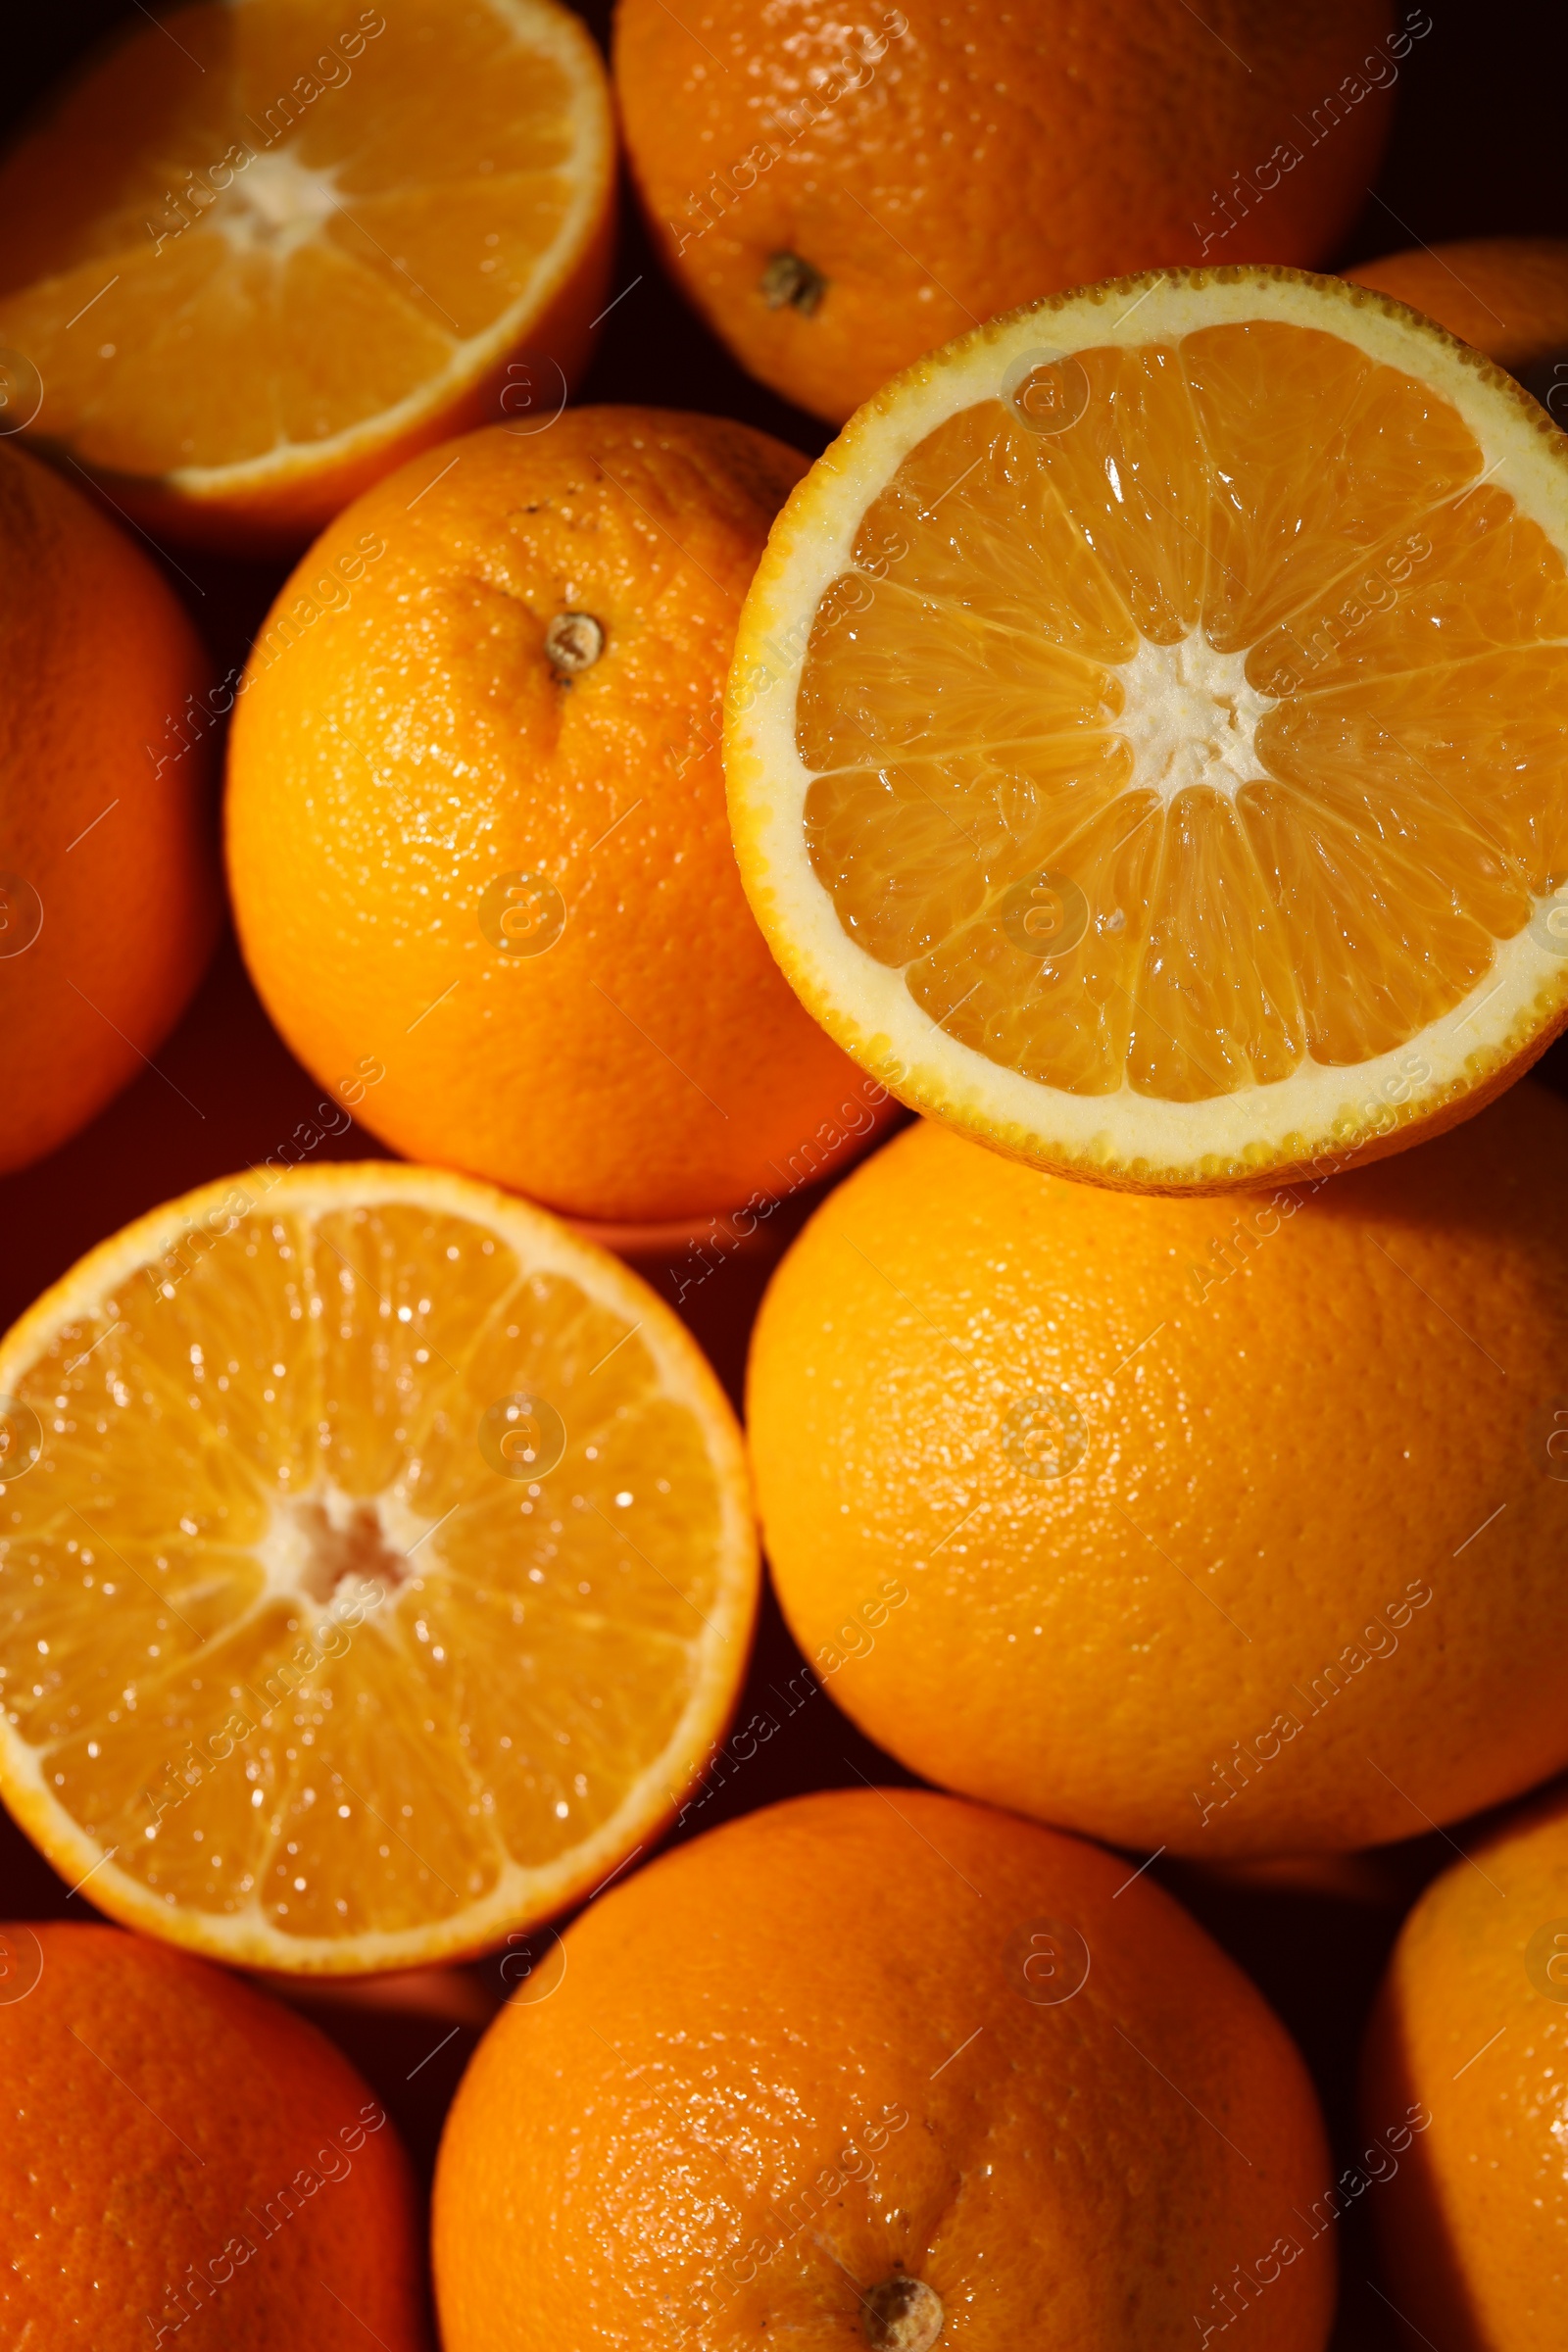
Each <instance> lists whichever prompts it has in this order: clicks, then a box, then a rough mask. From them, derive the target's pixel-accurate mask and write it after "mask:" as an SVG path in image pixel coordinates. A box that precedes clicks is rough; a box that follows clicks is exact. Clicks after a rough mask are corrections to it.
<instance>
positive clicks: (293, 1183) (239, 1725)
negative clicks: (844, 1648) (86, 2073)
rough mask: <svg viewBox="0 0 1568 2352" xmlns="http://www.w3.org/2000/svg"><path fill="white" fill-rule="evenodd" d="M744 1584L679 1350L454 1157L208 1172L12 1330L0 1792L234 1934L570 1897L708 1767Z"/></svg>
mask: <svg viewBox="0 0 1568 2352" xmlns="http://www.w3.org/2000/svg"><path fill="white" fill-rule="evenodd" d="M758 1581H759V1565H758V1557H757V1549H756V1541H755V1536H754V1532H753V1526H752V1518H751V1510H750V1502H749V1496H748V1489H747V1482H746V1473H745V1468H744V1464H743V1460H742V1455H741V1448H740V1439H739V1433H738V1431H737V1429H736V1426H735V1422H734V1418H733V1416H732V1414H731V1412H730V1410H729V1407H728V1405H727V1403H726V1402H725V1399H724V1397H723V1395H722V1392H721V1391H720V1390H719V1388H718V1385H717V1383H716V1381H715V1380H714V1378H713V1376H712V1374H711V1372H710V1370H709V1369H708V1366H707V1363H706V1361H705V1360H704V1358H703V1356H702V1354H701V1352H700V1350H699V1349H698V1348H697V1346H696V1344H695V1342H694V1341H693V1340H692V1339H691V1338H690V1336H689V1335H688V1334H687V1332H686V1331H685V1330H684V1328H683V1327H682V1325H681V1324H680V1323H678V1322H677V1321H676V1319H675V1317H674V1316H673V1315H672V1314H671V1313H670V1311H669V1309H668V1308H667V1307H665V1306H664V1305H663V1304H662V1302H661V1301H660V1300H659V1299H657V1298H656V1297H655V1295H654V1293H653V1292H652V1291H650V1290H649V1289H648V1288H647V1286H646V1285H645V1284H644V1283H642V1282H640V1281H639V1280H638V1279H637V1278H636V1276H634V1275H632V1274H630V1273H628V1272H627V1270H626V1269H625V1268H624V1267H623V1266H621V1265H619V1264H617V1263H616V1261H615V1260H614V1259H613V1258H611V1257H609V1256H608V1255H606V1254H605V1253H604V1252H603V1251H602V1250H596V1249H594V1248H593V1247H592V1246H591V1245H589V1244H587V1243H584V1242H582V1241H580V1240H578V1239H577V1238H576V1237H575V1236H574V1235H572V1234H571V1233H569V1232H568V1231H567V1229H566V1228H565V1227H564V1225H562V1224H561V1223H559V1222H558V1220H557V1219H555V1218H554V1217H551V1216H548V1215H546V1214H545V1212H544V1211H543V1210H540V1209H536V1208H533V1207H531V1206H529V1205H527V1204H526V1203H525V1202H522V1201H516V1200H515V1199H512V1198H510V1197H508V1196H507V1195H505V1194H502V1193H497V1192H492V1191H491V1190H490V1189H489V1188H488V1187H487V1186H485V1185H481V1184H476V1183H474V1182H473V1181H472V1180H471V1179H469V1178H467V1177H461V1176H454V1175H449V1174H446V1173H443V1172H440V1171H437V1170H432V1169H427V1168H417V1167H409V1166H405V1165H402V1164H400V1163H393V1162H379V1163H373V1164H370V1165H367V1166H354V1165H338V1166H324V1165H323V1166H321V1167H319V1168H317V1169H315V1170H306V1169H304V1168H294V1169H289V1170H286V1171H283V1172H279V1171H278V1170H276V1169H275V1168H272V1167H271V1166H270V1165H269V1167H268V1168H266V1169H264V1170H260V1171H254V1170H253V1171H250V1172H248V1173H247V1174H246V1175H245V1176H243V1177H236V1178H233V1179H230V1180H227V1181H225V1182H222V1183H219V1184H215V1185H210V1186H208V1187H206V1188H205V1189H204V1190H202V1191H200V1192H195V1193H191V1194H188V1195H187V1196H186V1197H185V1198H184V1199H183V1200H180V1201H172V1202H171V1203H170V1204H169V1205H168V1206H167V1207H165V1208H160V1209H156V1210H154V1211H153V1213H152V1214H151V1215H150V1216H147V1217H144V1218H142V1219H141V1220H140V1221H139V1222H137V1223H136V1224H134V1225H130V1226H128V1227H127V1228H126V1229H125V1231H124V1232H123V1233H121V1234H118V1235H117V1236H115V1238H114V1239H113V1240H111V1241H107V1242H105V1243H103V1244H102V1245H101V1246H100V1247H99V1248H98V1249H96V1250H93V1251H92V1252H91V1253H90V1254H89V1255H88V1256H87V1257H85V1258H83V1259H82V1260H81V1262H80V1264H79V1265H77V1266H76V1267H75V1268H74V1269H73V1271H72V1272H71V1273H70V1274H68V1275H67V1276H66V1277H65V1279H64V1280H63V1281H62V1282H60V1283H58V1284H57V1285H56V1286H55V1288H54V1289H53V1290H51V1291H49V1292H48V1293H46V1295H45V1296H44V1297H43V1298H42V1299H39V1301H38V1302H37V1304H36V1305H35V1306H33V1307H31V1308H30V1309H29V1310H28V1312H27V1313H26V1314H25V1316H24V1317H23V1319H22V1321H21V1322H20V1323H19V1324H17V1326H16V1327H15V1329H14V1330H13V1331H12V1332H11V1333H10V1334H9V1336H8V1337H7V1338H6V1340H5V1341H4V1342H3V1343H0V1691H3V1693H4V1697H3V1713H0V1793H3V1794H4V1797H5V1801H6V1803H7V1805H8V1806H9V1807H10V1809H11V1811H12V1812H13V1813H14V1814H15V1816H16V1818H17V1819H18V1821H20V1822H21V1824H22V1825H23V1827H24V1828H25V1830H26V1831H27V1833H28V1834H29V1836H30V1837H32V1838H34V1839H35V1841H36V1842H37V1843H38V1844H39V1845H40V1846H41V1847H42V1848H43V1850H44V1852H45V1853H46V1854H47V1855H48V1856H49V1858H50V1860H51V1861H52V1862H53V1863H54V1865H55V1867H56V1868H57V1870H59V1871H60V1872H61V1873H62V1875H63V1876H64V1877H65V1878H66V1879H67V1880H68V1881H69V1883H70V1884H71V1885H72V1886H73V1887H75V1886H77V1885H78V1884H79V1885H80V1886H82V1887H84V1889H85V1890H86V1892H87V1893H88V1896H89V1899H90V1900H91V1901H93V1902H94V1903H96V1904H97V1905H98V1906H99V1907H100V1908H101V1909H102V1910H104V1911H107V1912H109V1913H110V1914H111V1915H112V1916H113V1917H114V1918H116V1919H120V1920H123V1921H124V1922H125V1923H126V1925H128V1926H131V1927H137V1928H143V1929H146V1930H148V1931H149V1932H150V1933H152V1934H154V1935H158V1936H166V1937H168V1938H169V1939H171V1940H172V1941H173V1942H176V1943H182V1944H185V1945H188V1946H189V1947H190V1948H191V1949H193V1950H197V1951H203V1952H207V1953H209V1954H211V1955H212V1956H213V1957H215V1958H218V1959H222V1960H228V1961H233V1962H239V1963H243V1964H244V1965H246V1966H250V1967H257V1968H268V1969H275V1970H289V1971H296V1972H309V1971H318V1972H332V1973H341V1974H351V1975H352V1974H361V1973H368V1972H370V1971H372V1970H380V1969H388V1968H416V1967H419V1966H421V1965H423V1964H425V1963H427V1962H430V1961H434V1960H440V1959H445V1958H451V1957H453V1956H455V1955H459V1954H462V1953H465V1952H472V1951H477V1950H480V1949H483V1948H484V1947H485V1946H486V1945H488V1944H492V1943H495V1942H498V1941H499V1940H500V1939H501V1938H502V1937H504V1936H506V1935H507V1934H508V1933H509V1932H511V1931H514V1930H517V1929H522V1928H525V1927H527V1926H528V1925H529V1924H530V1923H531V1922H534V1921H538V1920H540V1919H543V1918H546V1917H548V1916H549V1915H550V1914H551V1913H552V1912H555V1911H558V1910H560V1909H561V1908H562V1907H563V1906H564V1904H565V1903H567V1902H568V1901H570V1900H571V1899H572V1898H573V1897H575V1896H576V1895H578V1894H580V1893H582V1892H583V1891H585V1890H588V1889H591V1888H593V1887H595V1886H596V1885H597V1884H598V1883H599V1882H600V1881H602V1880H603V1879H605V1878H607V1877H609V1876H610V1875H612V1874H613V1872H614V1871H615V1870H616V1869H617V1867H618V1866H619V1865H621V1864H622V1863H623V1862H624V1861H625V1860H626V1859H627V1857H628V1856H629V1855H631V1854H632V1853H633V1852H634V1851H635V1850H636V1849H637V1848H638V1847H639V1846H641V1845H642V1844H644V1843H646V1842H647V1840H648V1839H649V1838H651V1837H652V1836H653V1835H654V1834H655V1833H656V1832H657V1830H658V1829H659V1827H660V1826H661V1825H662V1822H663V1821H664V1820H665V1819H666V1818H667V1817H668V1815H669V1813H670V1812H671V1811H672V1809H673V1808H674V1807H675V1806H676V1805H678V1804H679V1803H680V1801H681V1799H682V1796H683V1795H684V1793H685V1792H686V1791H687V1790H688V1789H690V1788H691V1787H692V1786H693V1785H694V1783H695V1781H696V1780H697V1779H698V1777H699V1776H700V1774H701V1771H702V1769H703V1765H704V1762H705V1760H706V1758H707V1755H708V1751H709V1749H710V1747H711V1743H712V1741H713V1740H715V1739H716V1738H717V1737H718V1736H719V1735H720V1734H721V1731H722V1727H723V1724H724V1721H725V1719H726V1716H727V1714H728V1711H729V1709H730V1707H731V1705H732V1703H733V1700H734V1697H735V1694H736V1691H737V1690H738V1688H739V1683H740V1679H741V1676H742V1673H743V1671H744V1667H745V1659H746V1651H747V1647H748V1642H749V1639H750V1633H751V1628H752V1623H753V1619H754V1615H755V1610H756V1604H757V1594H758Z"/></svg>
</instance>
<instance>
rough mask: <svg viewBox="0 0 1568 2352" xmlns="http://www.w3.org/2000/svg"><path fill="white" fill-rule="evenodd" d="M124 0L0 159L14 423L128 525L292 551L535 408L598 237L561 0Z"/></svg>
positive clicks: (601, 163)
mask: <svg viewBox="0 0 1568 2352" xmlns="http://www.w3.org/2000/svg"><path fill="white" fill-rule="evenodd" d="M142 14H143V20H144V21H143V22H141V23H139V24H137V25H136V26H135V28H134V29H133V30H132V31H131V32H130V34H129V36H128V37H127V38H125V39H124V40H123V42H121V43H120V44H118V45H117V46H116V47H115V48H114V49H113V50H112V51H111V52H110V53H109V54H108V55H107V56H105V57H104V58H103V59H101V60H100V61H99V62H98V63H97V64H96V66H95V67H94V68H93V69H92V70H91V71H89V72H88V73H86V74H85V75H84V76H83V77H82V78H81V79H80V80H78V81H77V82H75V83H74V84H73V85H71V86H69V87H68V88H67V90H66V91H65V92H64V93H63V94H62V95H61V96H60V97H59V98H58V99H57V100H56V101H55V103H54V104H53V106H52V107H51V109H50V110H49V111H48V112H47V113H46V114H45V116H44V117H43V119H42V120H41V121H40V122H39V123H37V125H36V126H35V127H34V128H32V129H31V131H30V132H29V133H28V134H27V135H26V136H25V137H24V138H23V139H22V141H21V142H20V144H19V145H18V146H17V147H16V148H15V149H14V150H13V151H12V153H11V154H10V156H9V157H8V158H7V160H6V162H5V164H4V166H3V167H0V214H3V215H4V218H5V221H6V237H5V245H4V252H3V253H0V347H9V350H8V351H6V352H4V353H3V354H0V357H3V359H4V365H5V367H6V368H7V370H8V372H9V375H10V377H11V378H12V379H13V407H14V409H15V410H16V411H17V413H18V414H19V415H20V416H21V419H22V421H23V422H24V423H28V421H29V416H30V427H29V429H30V430H31V431H32V432H33V433H34V434H35V435H37V436H38V437H39V438H41V439H42V440H44V441H46V442H48V443H49V444H51V445H52V446H53V447H54V448H55V449H56V450H57V451H58V452H59V453H61V454H62V455H64V456H65V457H67V458H69V459H71V460H73V461H74V462H75V463H76V464H77V465H79V466H82V467H83V468H85V469H86V470H87V471H89V472H90V473H92V474H95V475H97V476H98V477H99V478H100V479H101V480H102V481H103V482H104V484H105V485H106V487H107V488H108V490H109V493H110V495H111V496H112V497H113V498H115V499H116V501H117V502H118V503H120V504H122V505H124V506H126V507H128V508H129V509H130V511H131V512H133V513H134V514H137V515H142V516H143V517H144V518H152V517H156V518H157V519H158V520H159V521H161V522H162V523H163V525H164V526H165V527H166V528H168V529H171V530H174V531H180V532H183V533H184V534H185V535H187V536H195V537H198V538H204V539H211V540H216V541H217V542H219V543H220V544H228V543H230V542H236V541H243V540H245V539H252V540H256V541H259V542H263V543H265V542H268V541H270V540H276V541H278V542H283V541H288V540H293V541H299V540H301V539H302V538H304V537H307V536H309V535H310V534H312V533H313V532H315V531H316V530H317V529H319V526H320V525H321V524H322V523H323V522H324V521H326V520H327V518H328V517H329V516H330V515H334V514H335V513H336V512H337V511H338V509H339V508H341V507H343V506H344V505H346V504H347V502H348V501H349V499H350V498H352V497H354V496H355V495H356V494H357V493H358V492H359V491H360V490H361V489H363V488H364V487H365V486H366V485H367V484H368V482H370V481H372V480H375V479H376V478H378V477H379V476H380V475H381V474H383V473H386V472H388V471H389V470H390V469H391V467H392V466H396V465H399V464H401V463H402V461H403V460H404V459H405V458H407V457H410V456H412V455H413V454H414V453H415V452H416V451H417V450H419V449H422V448H426V447H428V446H430V445H431V444H433V443H434V442H436V441H440V440H444V439H445V438H446V437H447V436H448V435H449V434H452V433H454V432H460V431H463V430H465V429H466V428H467V427H468V426H469V425H473V424H478V423H481V422H483V421H485V420H486V419H487V418H489V419H490V420H492V421H494V420H495V419H496V418H497V416H498V414H499V410H498V406H497V404H498V402H499V404H500V409H501V410H505V411H506V413H507V414H508V415H514V416H515V418H516V422H517V426H518V429H522V430H527V429H530V428H531V427H535V426H537V425H538V424H539V423H541V422H545V421H548V419H549V417H550V415H551V414H552V413H553V412H554V410H555V409H556V408H558V407H559V406H560V404H561V402H563V401H564V398H565V395H566V389H567V385H568V383H569V381H570V380H571V379H572V378H574V376H575V375H576V373H577V372H578V371H579V370H580V369H581V368H582V366H583V364H584V362H585V359H586V356H587V348H588V330H589V327H590V325H591V323H592V322H593V314H594V313H595V312H597V311H598V310H599V308H600V306H601V303H602V301H603V299H604V294H605V289H606V283H607V273H608V270H609V267H610V254H611V243H612V239H613V210H614V205H613V191H614V172H615V161H614V134H613V120H612V113H611V102H610V95H609V85H608V81H607V77H606V74H605V72H604V69H603V67H602V65H601V63H600V59H599V53H598V51H597V49H596V48H595V46H594V43H593V41H592V39H591V38H590V36H589V34H588V32H587V30H586V28H585V27H584V25H583V24H582V22H581V20H580V19H579V18H578V17H577V16H575V15H574V14H573V13H572V12H571V11H570V10H568V9H566V8H564V7H562V6H560V5H558V0H469V4H468V5H466V6H464V7H461V8H455V7H452V6H449V5H447V4H446V0H398V5H397V7H396V8H389V9H387V10H386V11H384V12H383V11H382V10H381V9H378V8H363V9H356V8H350V7H346V6H341V5H338V0H246V5H245V6H243V7H232V6H225V5H218V4H215V0H204V4H203V5H201V6H197V7H193V8H184V9H179V10H175V11H173V12H172V13H171V14H169V15H167V16H165V17H163V19H162V21H161V22H152V21H145V20H148V19H149V18H150V12H149V11H146V10H144V11H143V12H142ZM519 354H525V355H526V356H524V357H519V356H518V355H519ZM509 370H510V373H509Z"/></svg>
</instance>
